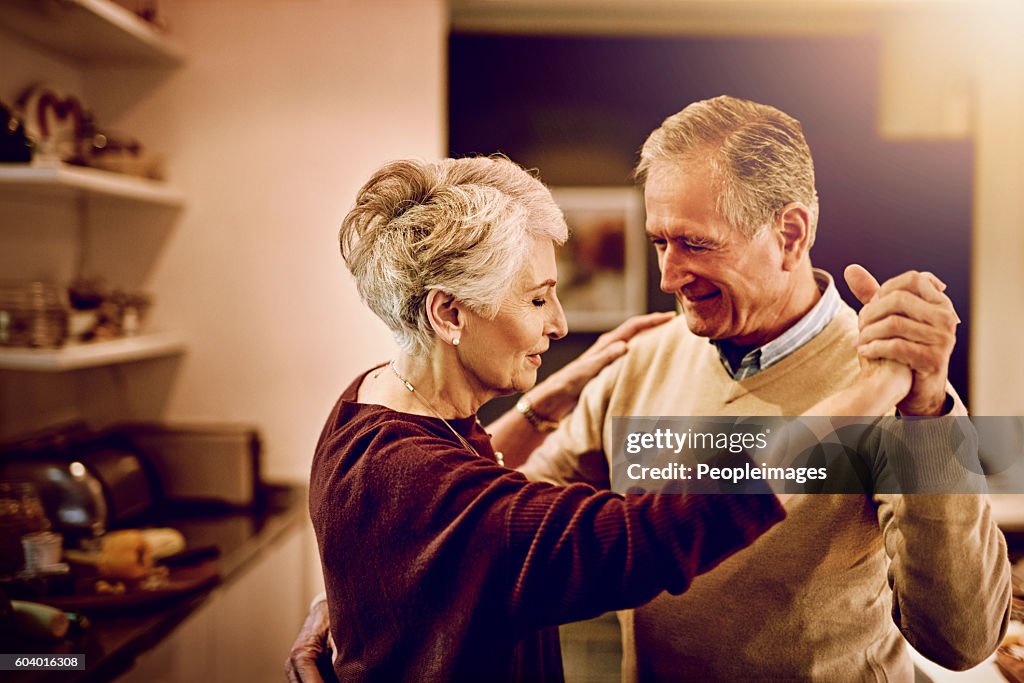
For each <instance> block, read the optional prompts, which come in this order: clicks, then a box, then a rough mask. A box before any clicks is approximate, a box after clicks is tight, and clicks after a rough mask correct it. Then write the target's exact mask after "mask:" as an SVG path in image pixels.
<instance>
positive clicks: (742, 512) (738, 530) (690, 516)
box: [507, 481, 784, 627]
mask: <svg viewBox="0 0 1024 683" xmlns="http://www.w3.org/2000/svg"><path fill="white" fill-rule="evenodd" d="M783 517H784V512H783V510H782V507H781V505H780V504H779V502H778V500H777V499H776V497H775V496H774V495H709V496H696V495H674V494H649V495H627V496H626V497H622V496H619V495H617V494H614V493H611V492H609V491H600V492H599V491H595V490H594V489H593V488H591V487H590V486H586V485H583V484H576V485H573V486H569V487H556V486H550V485H547V484H544V483H526V482H525V481H524V482H523V483H522V485H521V486H519V487H518V490H517V491H516V492H515V494H514V495H513V496H512V497H511V500H510V502H509V505H508V511H507V534H508V536H507V538H508V541H507V548H508V554H509V564H508V566H509V568H510V575H509V607H510V609H511V611H512V616H513V618H516V619H519V620H522V622H524V623H525V624H527V625H530V626H531V627H538V626H545V625H550V624H558V623H565V622H569V621H576V620H579V619H586V618H589V617H593V616H596V615H598V614H601V613H603V612H607V611H610V610H615V609H625V608H629V607H636V606H638V605H641V604H643V603H645V602H647V601H648V600H651V599H652V598H654V597H655V596H656V595H657V594H658V593H660V592H662V591H663V590H664V591H668V592H669V593H672V594H679V593H682V592H683V591H685V590H686V589H687V588H688V587H689V585H690V583H691V582H692V581H693V579H694V577H696V576H697V575H698V574H702V573H704V572H707V571H709V570H711V569H712V568H714V567H715V566H717V565H718V564H720V563H721V562H722V561H724V560H725V559H726V558H728V557H729V556H731V555H733V554H734V553H736V552H737V551H739V550H740V549H742V548H744V547H746V546H747V545H749V544H750V543H752V542H753V541H754V540H755V539H756V538H757V537H758V536H760V535H761V534H762V533H764V532H765V531H766V530H767V529H769V528H770V527H771V526H773V525H774V524H776V523H777V522H779V521H780V520H781V519H782V518H783Z"/></svg>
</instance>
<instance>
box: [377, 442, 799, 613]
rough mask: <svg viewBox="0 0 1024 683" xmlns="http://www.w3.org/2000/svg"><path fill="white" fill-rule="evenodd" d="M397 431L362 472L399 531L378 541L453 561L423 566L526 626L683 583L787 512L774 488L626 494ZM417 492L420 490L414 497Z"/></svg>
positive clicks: (413, 560)
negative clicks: (526, 472) (533, 473)
mask: <svg viewBox="0 0 1024 683" xmlns="http://www.w3.org/2000/svg"><path fill="white" fill-rule="evenodd" d="M391 431H393V430H392V429H390V428H387V427H386V428H384V429H383V430H382V432H383V434H382V435H379V436H380V438H379V440H378V443H379V444H380V446H381V447H380V448H377V449H374V451H375V455H374V457H373V461H374V465H372V468H373V471H374V474H373V477H372V479H367V480H366V482H367V484H368V485H369V486H370V487H371V489H372V490H373V491H375V492H376V493H374V494H373V497H374V499H375V500H376V501H378V502H375V503H374V505H373V507H374V509H376V510H377V512H378V513H379V515H377V516H375V517H378V521H377V522H376V527H377V533H382V532H383V533H385V534H386V535H388V536H390V535H391V534H393V535H394V536H395V538H396V539H400V541H401V542H400V543H398V540H394V542H393V539H390V538H385V537H380V536H378V537H377V538H376V540H375V541H374V542H373V544H372V545H373V548H374V550H372V551H371V552H382V550H381V549H382V548H385V547H390V546H391V545H394V544H398V545H400V546H401V550H396V551H395V552H391V551H389V552H388V553H387V554H388V555H389V557H392V558H393V557H394V556H395V555H396V553H398V554H399V555H406V556H409V557H408V559H407V560H406V563H407V564H409V565H412V566H420V567H428V566H434V567H438V568H441V567H444V568H446V569H444V570H441V569H439V570H438V571H437V572H427V573H430V574H433V575H436V576H444V575H447V576H448V577H449V580H451V581H453V582H454V583H455V584H456V585H458V586H459V590H460V591H461V592H462V595H463V597H465V596H466V595H469V594H473V593H475V592H476V591H477V590H478V589H474V588H471V586H473V585H477V586H481V587H482V586H484V585H487V586H489V588H488V589H487V590H486V591H483V590H482V588H481V589H479V590H481V592H480V593H479V595H480V597H481V598H482V599H485V600H487V601H488V602H490V601H492V600H494V601H496V604H500V605H503V607H500V608H499V609H501V610H503V611H504V612H505V614H506V616H507V618H508V619H510V620H511V621H512V623H514V624H515V625H516V626H518V627H519V628H521V629H522V630H523V631H527V630H532V629H536V628H540V627H543V626H549V625H555V624H561V623H566V622H570V621H576V620H579V619H584V618H588V617H591V616H596V615H598V614H602V613H604V612H607V611H609V610H613V609H622V608H627V607H635V606H637V605H640V604H643V603H644V602H647V601H648V600H650V599H652V598H653V597H654V596H656V595H657V594H658V593H660V592H662V591H665V590H667V591H669V592H672V593H681V592H683V591H684V590H686V588H687V587H688V586H689V585H690V583H691V581H692V580H693V578H694V577H695V576H696V575H698V574H700V573H703V572H706V571H708V570H710V569H711V568H713V567H714V566H716V565H717V564H719V563H720V562H722V561H723V560H725V559H726V558H727V557H729V556H731V555H733V554H734V553H736V552H737V551H739V550H740V549H742V548H744V547H746V546H748V545H750V544H751V543H752V542H753V541H754V540H755V539H757V538H758V536H760V535H761V534H762V533H764V532H765V531H766V530H768V529H769V528H771V527H772V526H774V525H775V524H776V523H778V522H779V521H781V520H782V519H783V518H784V517H785V512H784V510H783V508H782V506H781V505H780V504H779V502H778V499H777V498H776V497H775V496H774V495H771V493H770V491H769V489H767V488H765V494H764V495H756V494H755V495H750V494H748V495H734V496H730V495H715V496H692V495H691V496H685V495H675V494H660V495H655V494H651V495H630V496H626V497H623V496H620V495H618V494H615V493H612V492H610V491H597V490H595V489H594V488H593V487H591V486H587V485H584V484H575V485H572V486H568V487H561V486H554V485H551V484H547V483H542V482H530V481H528V480H527V479H526V478H525V477H524V476H523V475H522V474H520V473H518V472H515V471H512V470H508V469H506V468H503V467H500V466H498V465H496V464H494V463H493V462H491V461H490V460H487V459H485V458H481V457H478V456H476V455H473V454H471V453H468V452H467V451H466V450H465V449H463V448H461V447H459V446H458V445H455V444H453V443H452V442H451V441H445V440H444V439H442V438H438V437H435V436H432V435H427V434H416V433H411V432H410V430H408V429H405V430H403V432H402V433H401V438H398V439H392V438H389V437H388V436H387V433H388V432H391ZM427 490H429V491H430V492H431V493H430V494H429V496H427V495H426V493H425V492H426V491H427ZM402 492H410V493H408V494H405V493H402ZM412 492H416V493H412ZM363 495H365V491H364V493H363ZM410 495H416V496H418V497H420V498H421V502H420V503H418V504H417V506H416V507H415V508H413V507H410V506H409V505H408V503H407V501H408V499H409V496H410ZM403 501H406V502H403ZM388 506H395V509H394V511H390V510H389V509H388ZM385 519H386V523H385ZM385 527H386V528H388V529H390V531H385ZM414 539H415V540H414ZM413 549H417V550H415V552H413ZM468 558H474V559H472V560H470V559H468ZM485 574H486V575H487V576H486V578H485V576H484V575H485ZM481 582H482V583H481ZM484 596H486V597H484Z"/></svg>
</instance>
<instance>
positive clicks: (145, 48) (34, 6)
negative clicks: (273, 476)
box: [0, 0, 186, 373]
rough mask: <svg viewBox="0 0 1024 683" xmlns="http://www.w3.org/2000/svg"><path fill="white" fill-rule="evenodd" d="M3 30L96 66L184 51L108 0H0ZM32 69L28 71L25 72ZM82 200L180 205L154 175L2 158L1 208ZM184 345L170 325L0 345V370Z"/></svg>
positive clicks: (48, 367) (155, 352) (86, 206)
mask: <svg viewBox="0 0 1024 683" xmlns="http://www.w3.org/2000/svg"><path fill="white" fill-rule="evenodd" d="M4 33H14V34H17V35H18V36H20V37H22V38H24V39H25V40H26V41H27V42H29V43H31V44H32V45H33V46H36V47H38V48H39V52H40V54H42V53H43V52H48V53H50V54H51V55H56V56H58V57H59V58H62V59H63V60H64V61H66V62H68V63H69V64H70V66H71V68H73V69H75V70H81V69H84V68H87V67H92V66H100V65H120V66H150V67H152V66H158V67H175V66H179V65H181V64H182V63H183V62H184V52H183V51H182V49H181V48H179V47H178V46H177V45H176V44H175V43H174V42H173V41H172V40H169V39H168V38H167V36H165V35H163V33H161V32H160V31H159V30H158V29H156V28H154V26H153V25H152V24H150V23H148V22H146V21H144V20H143V19H141V18H139V17H138V16H136V15H135V14H134V13H132V12H131V11H130V10H128V9H126V8H125V7H122V6H121V5H119V4H117V3H115V2H112V1H111V0H0V38H2V34H4ZM154 73H155V72H154ZM32 76H33V74H31V73H27V74H26V77H27V79H31V78H32ZM116 85H117V84H116V83H110V84H109V86H110V87H116ZM83 199H85V200H93V199H97V200H104V201H111V202H117V203H123V204H126V205H131V206H138V207H157V208H164V207H169V208H178V207H181V206H182V205H183V204H184V197H183V195H182V194H181V193H180V192H179V191H178V190H177V189H175V188H173V187H171V186H170V185H168V184H167V183H164V182H160V181H156V180H150V179H147V178H140V177H136V176H131V175H126V174H120V173H112V172H109V171H103V170H99V169H93V168H82V167H78V166H70V165H67V164H60V163H54V162H49V163H46V162H38V161H36V162H34V163H29V164H10V163H8V164H2V163H0V208H3V207H4V206H5V205H8V206H13V205H14V204H16V203H26V202H28V203H34V204H39V205H44V204H51V203H53V204H59V203H62V202H78V206H79V207H80V212H91V211H92V209H93V203H92V202H91V201H81V200H83ZM143 220H145V218H143ZM0 227H2V222H0ZM103 227H104V226H103V225H102V224H100V225H96V226H95V229H97V230H102V229H103ZM0 236H2V231H0ZM185 348H186V344H185V339H184V337H183V335H181V334H179V333H176V332H158V333H146V334H140V335H135V336H131V337H122V338H119V339H114V340H111V341H103V342H90V343H75V344H67V345H65V346H63V347H62V348H59V349H30V348H5V347H0V370H8V371H24V372H33V373H60V372H65V371H72V370H79V369H82V368H94V367H102V366H111V365H117V364H121V363H130V362H134V361H141V360H145V359H151V358H161V357H167V356H173V355H177V354H181V353H184V352H185Z"/></svg>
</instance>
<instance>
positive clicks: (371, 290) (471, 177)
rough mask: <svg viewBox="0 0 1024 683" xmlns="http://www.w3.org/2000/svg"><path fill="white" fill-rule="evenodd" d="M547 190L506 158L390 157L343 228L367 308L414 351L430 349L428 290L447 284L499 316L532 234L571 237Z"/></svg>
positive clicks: (559, 239) (344, 247) (346, 254)
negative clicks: (407, 158) (499, 310)
mask: <svg viewBox="0 0 1024 683" xmlns="http://www.w3.org/2000/svg"><path fill="white" fill-rule="evenodd" d="M567 234H568V230H567V228H566V224H565V219H564V217H563V216H562V212H561V211H560V210H559V209H558V206H557V205H556V204H555V202H554V200H553V199H552V198H551V193H550V192H549V191H548V189H547V188H546V187H544V185H543V184H541V182H540V181H539V180H537V178H535V177H534V176H532V175H530V174H529V173H527V172H526V171H524V170H523V169H522V168H520V167H519V166H518V165H517V164H515V163H513V162H512V161H510V160H509V159H507V158H504V157H497V156H496V157H474V158H468V159H445V160H442V161H433V162H426V161H418V160H402V161H393V162H391V163H388V164H386V165H385V166H383V167H382V168H381V169H379V170H378V171H377V172H376V173H374V174H373V177H371V178H370V180H369V181H368V182H367V183H366V184H365V185H363V187H362V189H360V190H359V194H358V195H357V196H356V205H355V208H353V209H352V210H351V211H350V212H349V213H348V215H347V216H346V217H345V220H344V221H343V222H342V225H341V231H340V233H339V235H338V238H339V241H340V243H341V255H342V258H344V259H345V265H346V266H348V269H349V271H351V273H352V275H353V277H354V278H355V281H356V287H357V288H358V290H359V294H360V296H361V297H362V299H363V301H365V302H366V305H367V306H369V307H370V309H371V310H372V311H373V312H374V313H376V314H377V316H378V317H379V318H380V319H381V320H383V321H384V323H385V324H386V325H387V326H388V327H389V328H390V329H391V331H392V332H393V333H394V335H395V340H396V341H397V342H398V344H399V346H400V347H401V348H402V349H403V350H404V351H406V352H408V353H411V354H422V353H425V352H427V351H428V350H429V348H430V345H431V343H432V338H433V336H434V335H433V331H432V329H431V327H430V323H429V321H428V320H427V315H426V306H425V302H426V299H427V294H428V293H429V292H430V291H431V290H433V289H437V290H441V291H444V292H445V293H447V294H450V295H452V296H454V297H455V298H456V299H458V300H460V301H462V302H463V303H464V304H466V305H467V306H469V307H470V308H471V309H472V310H473V311H475V312H476V313H478V314H480V315H482V316H484V317H486V318H493V317H494V316H495V315H497V313H498V309H499V308H500V306H501V303H502V302H503V301H504V299H505V297H506V296H507V294H508V292H509V287H510V284H511V283H514V282H517V281H518V279H519V278H520V277H521V275H522V273H523V271H524V269H525V266H526V260H527V258H528V254H529V252H530V248H531V246H532V242H533V239H532V238H546V239H550V240H552V241H553V242H554V243H555V244H562V243H564V242H565V239H566V237H567Z"/></svg>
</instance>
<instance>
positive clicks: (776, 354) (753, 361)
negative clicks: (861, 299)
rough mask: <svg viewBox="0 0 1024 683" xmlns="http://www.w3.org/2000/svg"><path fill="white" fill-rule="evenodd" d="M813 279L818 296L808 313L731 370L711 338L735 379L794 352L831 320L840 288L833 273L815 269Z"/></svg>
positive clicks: (749, 354) (837, 304) (724, 364)
mask: <svg viewBox="0 0 1024 683" xmlns="http://www.w3.org/2000/svg"><path fill="white" fill-rule="evenodd" d="M814 281H815V283H817V285H818V289H819V290H821V298H820V299H818V303H816V304H814V308H812V309H811V310H810V311H808V312H807V315H805V316H804V317H802V318H800V320H798V321H797V323H796V324H795V325H793V326H792V327H791V328H789V329H788V330H786V331H785V332H783V333H782V334H781V335H779V336H778V337H776V338H775V339H773V340H771V341H770V342H768V343H767V344H765V345H764V346H760V347H758V348H756V349H754V350H752V351H750V352H749V353H747V355H745V356H743V359H742V360H741V361H740V364H739V367H737V368H736V369H733V368H732V366H731V365H730V364H729V361H728V359H727V358H726V355H725V354H724V353H723V352H722V347H721V345H720V344H718V343H717V342H714V341H712V342H711V343H712V344H714V345H715V347H716V348H717V349H718V358H719V360H721V361H722V366H723V367H724V368H725V369H726V371H727V372H728V373H729V375H730V376H732V378H733V379H734V380H737V381H739V380H741V379H746V378H748V377H753V376H754V375H756V374H757V373H759V372H761V371H762V370H764V369H766V368H770V367H771V366H773V365H775V364H776V363H778V362H779V361H780V360H782V359H783V358H785V357H786V356H788V355H789V354H791V353H793V352H794V351H796V350H797V349H799V348H800V347H801V346H803V345H804V344H806V343H807V342H809V341H811V340H812V339H814V338H815V337H816V336H817V335H818V333H819V332H821V331H822V330H823V329H825V326H826V325H828V324H829V323H830V322H832V318H834V317H835V315H836V312H837V311H838V310H839V306H840V305H841V304H842V299H840V298H839V290H837V289H836V284H835V282H833V281H832V276H831V275H829V274H828V273H826V272H825V271H823V270H818V269H817V268H815V269H814Z"/></svg>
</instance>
